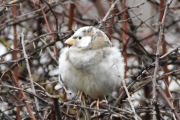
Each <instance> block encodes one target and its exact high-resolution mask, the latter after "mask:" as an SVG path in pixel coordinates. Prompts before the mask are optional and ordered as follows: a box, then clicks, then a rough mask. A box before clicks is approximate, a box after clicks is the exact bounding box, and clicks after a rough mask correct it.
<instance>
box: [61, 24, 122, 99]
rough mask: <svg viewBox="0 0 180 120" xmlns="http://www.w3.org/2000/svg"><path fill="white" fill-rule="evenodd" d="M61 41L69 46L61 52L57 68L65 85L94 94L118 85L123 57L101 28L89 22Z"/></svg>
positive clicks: (93, 96)
mask: <svg viewBox="0 0 180 120" xmlns="http://www.w3.org/2000/svg"><path fill="white" fill-rule="evenodd" d="M65 43H67V44H71V45H72V46H71V47H70V48H69V47H66V48H64V50H63V52H62V53H61V56H60V58H59V63H60V65H59V70H60V75H61V78H62V80H63V82H64V83H65V84H66V85H67V87H68V88H69V89H71V90H72V91H74V92H77V91H78V90H81V91H82V92H84V93H85V94H87V95H89V96H90V97H91V98H98V97H101V96H104V95H108V94H110V93H112V92H113V91H114V90H115V89H116V88H117V87H118V86H120V83H121V78H123V77H124V61H123V57H122V55H121V53H120V52H119V50H118V48H116V47H112V45H111V42H110V41H109V39H108V37H107V36H106V34H105V33H104V32H102V31H100V30H99V29H97V28H95V27H92V26H88V27H82V28H80V29H79V30H77V31H76V32H75V33H74V35H73V36H72V37H71V38H69V39H68V40H66V41H65ZM117 67H118V69H119V73H120V76H121V77H119V73H118V69H117Z"/></svg>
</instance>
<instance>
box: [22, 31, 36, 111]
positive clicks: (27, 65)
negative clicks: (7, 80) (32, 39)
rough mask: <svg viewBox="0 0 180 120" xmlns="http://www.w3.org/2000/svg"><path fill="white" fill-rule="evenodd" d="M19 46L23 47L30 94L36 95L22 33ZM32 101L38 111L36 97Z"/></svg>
mask: <svg viewBox="0 0 180 120" xmlns="http://www.w3.org/2000/svg"><path fill="white" fill-rule="evenodd" d="M21 44H22V47H23V54H24V58H25V60H26V67H27V70H28V73H29V79H30V81H31V88H32V92H33V93H34V94H35V95H36V91H35V88H34V83H33V78H32V74H31V70H30V66H29V61H28V56H27V54H26V49H25V46H24V45H25V44H24V33H23V32H22V33H21ZM34 100H35V105H36V109H37V110H38V111H39V102H38V100H37V98H36V97H34Z"/></svg>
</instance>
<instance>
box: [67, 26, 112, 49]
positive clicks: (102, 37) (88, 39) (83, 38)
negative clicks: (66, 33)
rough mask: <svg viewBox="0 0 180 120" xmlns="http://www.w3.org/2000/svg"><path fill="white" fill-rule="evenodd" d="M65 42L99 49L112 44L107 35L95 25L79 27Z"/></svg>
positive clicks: (83, 47)
mask: <svg viewBox="0 0 180 120" xmlns="http://www.w3.org/2000/svg"><path fill="white" fill-rule="evenodd" d="M65 44H67V45H71V46H74V47H78V48H82V49H98V48H103V47H110V46H111V42H110V41H109V38H108V37H107V35H106V34H105V33H104V32H102V31H101V30H99V29H97V28H95V27H93V26H86V27H82V28H80V29H78V30H77V31H76V32H75V33H74V34H73V35H72V36H71V37H70V38H69V39H67V40H66V41H65Z"/></svg>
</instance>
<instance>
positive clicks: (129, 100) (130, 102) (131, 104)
mask: <svg viewBox="0 0 180 120" xmlns="http://www.w3.org/2000/svg"><path fill="white" fill-rule="evenodd" d="M114 63H115V65H116V68H117V71H118V74H119V76H120V79H121V80H122V83H123V87H124V89H125V91H126V94H127V96H128V98H127V100H128V102H129V104H130V106H131V108H132V111H133V113H134V118H135V120H138V116H137V113H136V111H135V109H134V106H133V103H132V101H131V96H130V95H129V92H128V89H127V87H126V83H125V80H124V78H122V77H121V74H120V72H119V68H118V66H117V64H116V61H114Z"/></svg>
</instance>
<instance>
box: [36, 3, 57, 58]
mask: <svg viewBox="0 0 180 120" xmlns="http://www.w3.org/2000/svg"><path fill="white" fill-rule="evenodd" d="M38 1H39V6H40V8H41V11H42V14H43V16H44V20H45V22H46V27H47V29H48V31H49V32H50V33H51V32H52V31H51V28H50V26H49V23H48V21H47V17H46V14H45V12H44V10H43V7H42V4H41V0H38ZM51 38H52V41H53V42H54V41H55V40H54V36H53V35H51ZM53 49H54V55H55V56H57V51H56V46H55V45H54V46H53Z"/></svg>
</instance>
